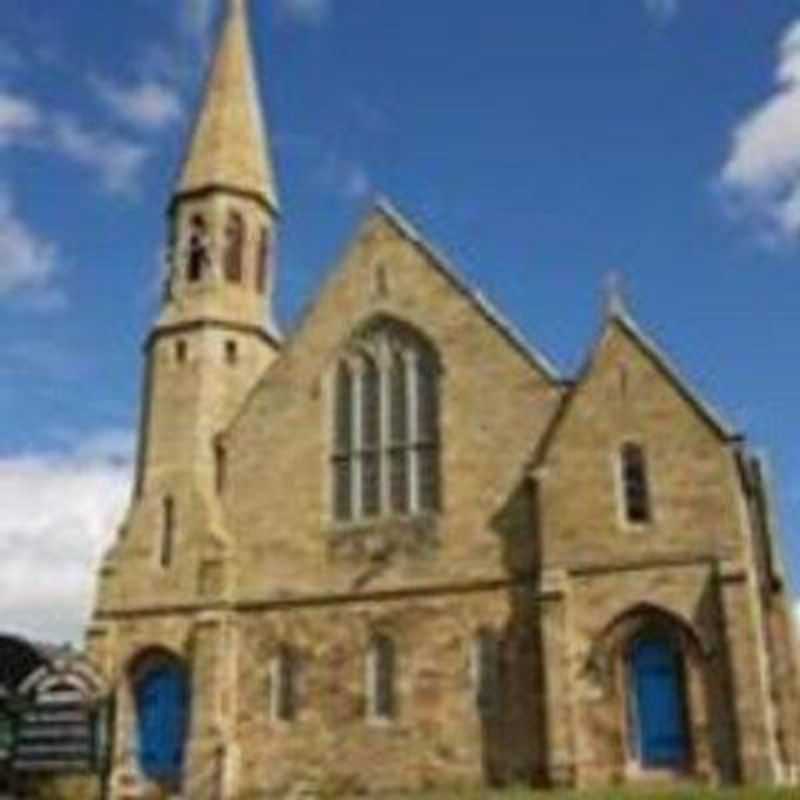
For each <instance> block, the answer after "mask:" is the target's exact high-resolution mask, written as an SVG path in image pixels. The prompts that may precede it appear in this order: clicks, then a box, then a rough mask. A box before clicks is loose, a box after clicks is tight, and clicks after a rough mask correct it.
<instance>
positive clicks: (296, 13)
mask: <svg viewBox="0 0 800 800" xmlns="http://www.w3.org/2000/svg"><path fill="white" fill-rule="evenodd" d="M277 9H278V14H279V15H280V17H281V18H282V19H287V20H291V21H292V22H296V23H298V24H300V25H312V26H313V25H320V24H322V23H323V22H324V21H325V20H326V19H327V18H328V16H329V15H330V13H331V10H332V0H278V4H277Z"/></svg>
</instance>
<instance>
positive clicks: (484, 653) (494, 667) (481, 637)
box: [472, 628, 503, 717]
mask: <svg viewBox="0 0 800 800" xmlns="http://www.w3.org/2000/svg"><path fill="white" fill-rule="evenodd" d="M472 647H473V650H472V684H473V687H474V691H475V706H476V708H477V709H478V712H479V713H480V715H481V716H483V717H488V716H492V715H494V714H497V713H498V712H499V710H500V704H501V696H502V695H501V692H502V682H503V677H502V673H503V669H502V647H501V642H500V637H499V636H498V635H497V634H496V633H495V632H494V631H493V630H491V629H490V628H481V629H480V630H479V631H478V633H477V635H476V636H475V640H474V642H473V645H472Z"/></svg>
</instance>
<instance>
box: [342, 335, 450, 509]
mask: <svg viewBox="0 0 800 800" xmlns="http://www.w3.org/2000/svg"><path fill="white" fill-rule="evenodd" d="M333 395H334V401H333V402H334V408H333V419H334V425H333V427H334V431H333V455H332V472H333V491H332V496H333V513H334V517H335V519H336V520H338V521H349V520H358V519H368V518H370V517H376V516H379V515H382V514H402V515H410V514H419V513H425V512H434V511H437V510H438V509H439V506H440V475H439V364H438V361H437V358H436V355H435V353H434V352H433V349H432V348H431V347H430V345H429V344H428V343H427V342H426V341H425V340H424V339H423V338H422V337H421V336H420V335H419V334H417V333H416V332H415V331H413V330H412V329H411V328H409V327H408V326H405V325H402V324H400V323H397V322H393V321H389V320H379V321H377V322H374V323H372V324H370V325H368V326H366V327H365V328H363V329H362V330H361V331H360V332H359V333H358V334H357V335H356V336H355V337H354V339H353V341H352V343H351V346H350V348H348V350H347V351H346V353H345V354H344V355H343V356H342V358H341V360H340V362H339V364H338V367H337V370H336V375H335V378H334V390H333Z"/></svg>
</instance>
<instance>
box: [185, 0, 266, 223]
mask: <svg viewBox="0 0 800 800" xmlns="http://www.w3.org/2000/svg"><path fill="white" fill-rule="evenodd" d="M227 4H228V8H227V12H226V17H225V20H224V23H223V27H222V32H221V34H220V38H219V42H218V44H217V50H216V54H215V55H214V61H213V64H212V66H211V70H210V72H209V77H208V81H207V84H206V88H205V96H204V99H203V103H202V106H201V108H200V112H199V114H198V116H197V120H196V122H195V126H194V131H193V134H192V138H191V144H190V146H189V150H188V152H187V155H186V159H185V161H184V164H183V169H182V172H181V175H180V179H179V181H178V185H177V188H176V197H181V196H184V195H187V194H191V193H194V192H197V191H202V190H206V189H211V188H213V189H221V190H226V189H228V190H231V191H233V192H238V193H246V194H250V195H253V196H256V197H259V198H261V199H262V200H264V201H265V202H266V203H267V204H268V205H269V207H270V209H271V211H272V212H273V213H275V214H277V213H278V212H279V204H278V192H277V186H276V181H275V171H274V168H273V164H272V156H271V147H270V140H269V133H268V131H267V129H266V126H265V123H264V116H263V113H262V108H261V103H260V100H259V91H258V81H257V78H256V71H255V66H254V58H253V51H252V46H251V41H250V30H249V24H248V12H247V2H246V0H227Z"/></svg>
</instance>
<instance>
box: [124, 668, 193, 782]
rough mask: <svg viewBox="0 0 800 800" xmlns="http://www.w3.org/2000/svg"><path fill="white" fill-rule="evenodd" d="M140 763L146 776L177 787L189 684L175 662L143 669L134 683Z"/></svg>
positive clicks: (186, 719) (179, 776)
mask: <svg viewBox="0 0 800 800" xmlns="http://www.w3.org/2000/svg"><path fill="white" fill-rule="evenodd" d="M136 712H137V720H138V732H139V763H140V766H141V768H142V772H143V773H144V774H145V776H146V777H148V778H150V779H151V780H154V781H157V782H159V783H168V784H171V785H176V786H177V785H179V784H180V780H181V775H182V772H183V760H184V754H185V750H186V736H187V733H188V723H189V685H188V680H187V677H186V671H185V670H184V668H183V666H182V665H181V664H180V663H179V662H177V661H171V660H164V661H158V662H156V663H154V664H153V665H152V666H151V667H149V668H148V669H146V670H145V672H144V673H143V674H142V676H141V677H140V678H139V680H138V681H137V683H136Z"/></svg>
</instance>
